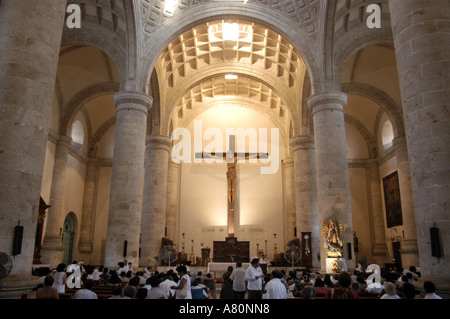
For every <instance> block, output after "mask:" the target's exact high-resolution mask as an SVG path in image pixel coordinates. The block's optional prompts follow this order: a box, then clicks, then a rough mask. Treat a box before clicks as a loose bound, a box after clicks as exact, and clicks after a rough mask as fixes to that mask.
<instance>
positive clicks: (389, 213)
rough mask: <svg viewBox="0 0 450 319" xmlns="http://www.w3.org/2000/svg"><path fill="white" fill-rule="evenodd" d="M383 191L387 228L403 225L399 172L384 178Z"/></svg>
mask: <svg viewBox="0 0 450 319" xmlns="http://www.w3.org/2000/svg"><path fill="white" fill-rule="evenodd" d="M383 190H384V205H385V208H386V222H387V227H388V228H391V227H395V226H400V225H403V216H402V203H401V197H400V185H399V182H398V172H397V171H395V172H394V173H392V174H390V175H388V176H386V177H384V178H383Z"/></svg>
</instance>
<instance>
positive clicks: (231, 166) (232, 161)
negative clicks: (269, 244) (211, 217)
mask: <svg viewBox="0 0 450 319" xmlns="http://www.w3.org/2000/svg"><path fill="white" fill-rule="evenodd" d="M229 138H230V140H229V141H230V150H228V152H226V153H211V154H209V153H205V152H203V153H195V158H197V159H205V158H208V159H210V158H222V159H225V160H226V162H227V166H228V171H227V180H228V225H227V227H228V237H234V199H235V185H236V179H237V173H236V164H237V161H238V160H240V159H250V158H257V159H259V158H265V159H267V158H269V154H268V153H237V152H235V148H236V136H235V135H230V137H229Z"/></svg>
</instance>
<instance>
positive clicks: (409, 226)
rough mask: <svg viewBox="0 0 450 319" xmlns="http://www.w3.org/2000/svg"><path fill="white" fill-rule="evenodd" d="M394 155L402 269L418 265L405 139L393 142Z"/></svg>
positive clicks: (400, 138) (399, 138)
mask: <svg viewBox="0 0 450 319" xmlns="http://www.w3.org/2000/svg"><path fill="white" fill-rule="evenodd" d="M393 145H394V147H395V150H396V152H395V154H396V156H397V169H398V183H399V187H400V200H401V205H402V217H403V218H402V219H403V233H404V238H403V240H402V244H401V245H402V246H401V249H400V253H401V255H402V264H403V267H404V268H409V266H417V265H419V255H418V247H417V231H416V220H415V215H414V202H413V196H412V188H411V178H410V174H409V172H410V170H409V161H408V151H407V150H406V139H405V137H397V138H395V139H394V141H393Z"/></svg>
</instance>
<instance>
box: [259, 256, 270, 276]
mask: <svg viewBox="0 0 450 319" xmlns="http://www.w3.org/2000/svg"><path fill="white" fill-rule="evenodd" d="M268 264H269V259H267V257H266V256H265V255H264V254H262V256H261V259H260V260H259V266H260V267H261V270H262V272H263V274H264V275H266V274H267V266H268Z"/></svg>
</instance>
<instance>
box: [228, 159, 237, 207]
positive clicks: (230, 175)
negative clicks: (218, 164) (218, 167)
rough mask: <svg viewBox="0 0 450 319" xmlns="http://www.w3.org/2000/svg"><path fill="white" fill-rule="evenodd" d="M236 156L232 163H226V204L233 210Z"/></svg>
mask: <svg viewBox="0 0 450 319" xmlns="http://www.w3.org/2000/svg"><path fill="white" fill-rule="evenodd" d="M236 163H237V157H235V158H234V162H233V163H227V166H228V171H227V179H228V204H229V207H230V210H232V211H234V198H235V184H236V179H237V174H236Z"/></svg>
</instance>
